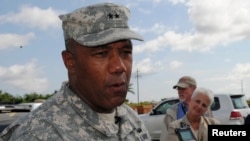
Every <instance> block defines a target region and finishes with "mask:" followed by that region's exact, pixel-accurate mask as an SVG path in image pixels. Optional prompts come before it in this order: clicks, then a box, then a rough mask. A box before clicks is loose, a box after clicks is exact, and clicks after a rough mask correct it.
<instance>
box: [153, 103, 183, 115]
mask: <svg viewBox="0 0 250 141" xmlns="http://www.w3.org/2000/svg"><path fill="white" fill-rule="evenodd" d="M177 102H179V99H173V100H166V101H164V102H162V103H161V104H160V105H159V106H157V107H156V108H155V109H154V114H156V115H162V114H166V111H167V109H168V108H169V107H170V106H171V105H173V104H175V103H177Z"/></svg>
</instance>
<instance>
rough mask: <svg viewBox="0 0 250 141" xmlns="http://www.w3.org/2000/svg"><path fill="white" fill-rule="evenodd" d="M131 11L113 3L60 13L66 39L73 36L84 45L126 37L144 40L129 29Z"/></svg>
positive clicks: (98, 43)
mask: <svg viewBox="0 0 250 141" xmlns="http://www.w3.org/2000/svg"><path fill="white" fill-rule="evenodd" d="M129 16H130V11H129V9H128V8H127V7H124V6H121V5H116V4H113V3H101V4H95V5H91V6H87V7H83V8H79V9H76V10H75V11H73V12H71V13H68V14H65V15H60V16H59V18H60V19H61V20H62V28H63V31H64V39H65V40H67V39H70V38H73V39H74V40H75V41H77V42H78V43H79V44H81V45H84V46H88V47H91V46H99V45H104V44H107V43H111V42H115V41H118V40H124V39H135V40H140V41H143V38H142V37H141V36H139V35H138V34H136V33H135V32H133V31H132V30H130V29H129V26H128V19H129Z"/></svg>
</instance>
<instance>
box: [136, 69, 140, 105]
mask: <svg viewBox="0 0 250 141" xmlns="http://www.w3.org/2000/svg"><path fill="white" fill-rule="evenodd" d="M135 77H136V79H137V103H138V104H139V102H140V99H139V98H140V97H139V95H140V94H139V77H140V75H139V71H138V69H137V71H136V75H135Z"/></svg>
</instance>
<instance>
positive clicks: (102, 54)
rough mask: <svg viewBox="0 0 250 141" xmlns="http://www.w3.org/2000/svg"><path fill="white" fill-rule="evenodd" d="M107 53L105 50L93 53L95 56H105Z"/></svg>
mask: <svg viewBox="0 0 250 141" xmlns="http://www.w3.org/2000/svg"><path fill="white" fill-rule="evenodd" d="M107 54H108V52H107V51H98V52H96V53H95V54H94V55H96V56H106V55H107Z"/></svg>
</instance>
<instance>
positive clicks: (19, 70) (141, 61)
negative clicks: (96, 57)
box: [0, 0, 250, 102]
mask: <svg viewBox="0 0 250 141" xmlns="http://www.w3.org/2000/svg"><path fill="white" fill-rule="evenodd" d="M99 2H115V3H118V4H122V5H125V6H127V7H129V8H130V10H131V19H130V21H129V24H130V26H131V29H132V30H134V31H136V32H137V33H139V34H140V35H142V36H143V37H144V41H143V42H139V41H133V44H134V64H133V75H132V78H131V83H132V84H133V85H132V87H133V90H134V92H135V94H131V93H128V96H127V98H128V99H129V100H130V101H133V102H137V101H138V93H139V101H159V100H161V99H162V98H167V97H174V96H177V94H176V91H175V90H173V89H172V86H173V85H175V84H176V83H177V81H178V79H179V78H180V77H181V76H183V75H191V76H193V77H194V78H196V80H197V83H198V86H200V87H207V88H209V89H211V90H212V91H213V92H214V93H242V92H243V93H245V94H246V95H247V97H250V57H249V56H250V47H249V45H250V26H249V25H250V1H249V0H237V1H236V0H202V1H201V0H133V1H131V0H123V1H118V0H116V1H115V0H111V1H104V0H91V1H90V0H70V1H69V0H43V1H38V0H22V1H11V0H1V2H0V3H1V4H0V60H1V61H0V86H1V87H0V90H2V91H4V92H9V93H11V94H14V95H21V96H22V95H23V94H26V93H32V92H37V93H43V94H48V93H53V92H54V91H55V90H58V89H59V88H60V86H61V83H62V82H63V81H65V80H67V73H66V69H65V67H64V65H63V62H62V59H61V51H62V50H63V49H64V41H63V33H62V28H61V21H60V20H59V18H58V15H60V14H64V13H68V12H71V11H73V10H75V9H76V8H80V7H82V6H87V5H90V4H94V3H99ZM137 71H138V72H139V76H140V77H139V79H138V81H137V79H136V77H135V76H136V72H137ZM137 82H139V83H137ZM137 86H139V87H137Z"/></svg>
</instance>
